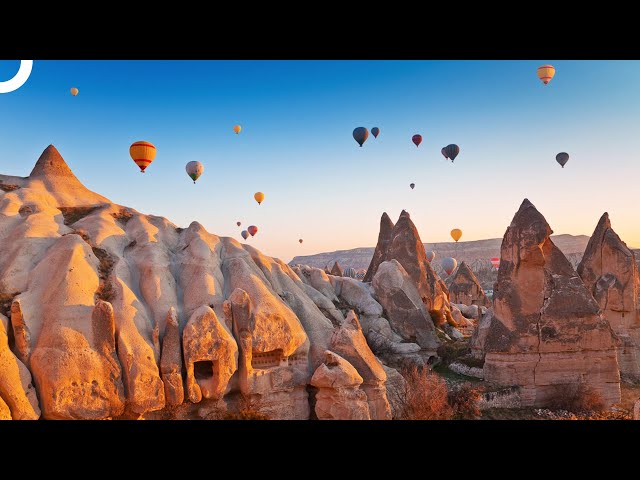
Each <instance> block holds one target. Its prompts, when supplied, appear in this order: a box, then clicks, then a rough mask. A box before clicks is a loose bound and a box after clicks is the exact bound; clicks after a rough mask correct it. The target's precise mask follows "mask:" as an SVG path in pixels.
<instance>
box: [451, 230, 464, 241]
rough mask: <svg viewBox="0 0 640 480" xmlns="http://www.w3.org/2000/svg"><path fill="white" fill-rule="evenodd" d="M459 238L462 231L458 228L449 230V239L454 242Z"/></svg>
mask: <svg viewBox="0 0 640 480" xmlns="http://www.w3.org/2000/svg"><path fill="white" fill-rule="evenodd" d="M460 237H462V230H460V229H459V228H454V229H453V230H451V238H453V239H454V240H455V241H456V242H457V241H458V240H460Z"/></svg>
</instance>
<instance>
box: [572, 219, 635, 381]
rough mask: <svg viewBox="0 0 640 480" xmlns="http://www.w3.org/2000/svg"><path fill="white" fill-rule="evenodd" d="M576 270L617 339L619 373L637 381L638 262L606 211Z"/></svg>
mask: <svg viewBox="0 0 640 480" xmlns="http://www.w3.org/2000/svg"><path fill="white" fill-rule="evenodd" d="M577 271H578V274H579V275H580V276H581V277H582V280H583V281H584V283H585V285H586V286H587V289H589V291H590V292H591V293H592V294H593V296H594V298H595V299H596V301H597V302H598V304H599V305H600V308H602V310H603V311H604V315H605V317H606V318H607V320H608V321H609V323H610V324H611V328H613V331H614V332H616V334H617V336H618V338H619V339H620V345H619V346H618V365H619V367H620V374H621V375H622V376H623V378H626V379H628V380H631V381H634V382H638V381H640V306H639V299H638V295H640V276H639V275H638V265H637V263H636V258H635V255H634V253H633V252H632V251H631V250H630V249H629V248H628V247H627V245H626V243H624V242H623V241H622V240H620V237H618V235H617V234H616V232H615V231H614V230H613V229H612V228H611V221H610V220H609V214H608V213H606V212H605V213H604V214H603V215H602V217H600V221H599V222H598V225H597V226H596V229H595V230H594V232H593V235H592V236H591V239H590V240H589V243H588V245H587V248H586V250H585V252H584V255H583V257H582V261H581V262H580V264H579V265H578V268H577Z"/></svg>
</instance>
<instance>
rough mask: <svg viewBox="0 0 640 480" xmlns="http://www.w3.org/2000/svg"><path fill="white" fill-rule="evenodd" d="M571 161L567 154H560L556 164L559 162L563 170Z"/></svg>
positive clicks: (557, 156)
mask: <svg viewBox="0 0 640 480" xmlns="http://www.w3.org/2000/svg"><path fill="white" fill-rule="evenodd" d="M568 161H569V154H568V153H566V152H560V153H559V154H557V155H556V162H558V163H559V164H560V165H561V166H562V168H564V166H565V164H566V163H567V162H568Z"/></svg>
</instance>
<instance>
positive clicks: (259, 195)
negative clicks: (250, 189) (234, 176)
mask: <svg viewBox="0 0 640 480" xmlns="http://www.w3.org/2000/svg"><path fill="white" fill-rule="evenodd" d="M253 198H255V199H256V202H258V205H260V204H261V203H262V202H263V201H264V193H262V192H256V193H254V194H253Z"/></svg>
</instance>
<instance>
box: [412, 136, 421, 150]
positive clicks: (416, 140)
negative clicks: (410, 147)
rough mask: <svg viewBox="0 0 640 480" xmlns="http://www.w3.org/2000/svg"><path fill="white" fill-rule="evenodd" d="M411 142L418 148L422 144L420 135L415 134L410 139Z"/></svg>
mask: <svg viewBox="0 0 640 480" xmlns="http://www.w3.org/2000/svg"><path fill="white" fill-rule="evenodd" d="M411 141H412V142H413V143H414V144H415V146H416V148H417V147H419V146H420V144H421V143H422V135H420V134H419V133H416V134H415V135H414V136H413V137H411Z"/></svg>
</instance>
